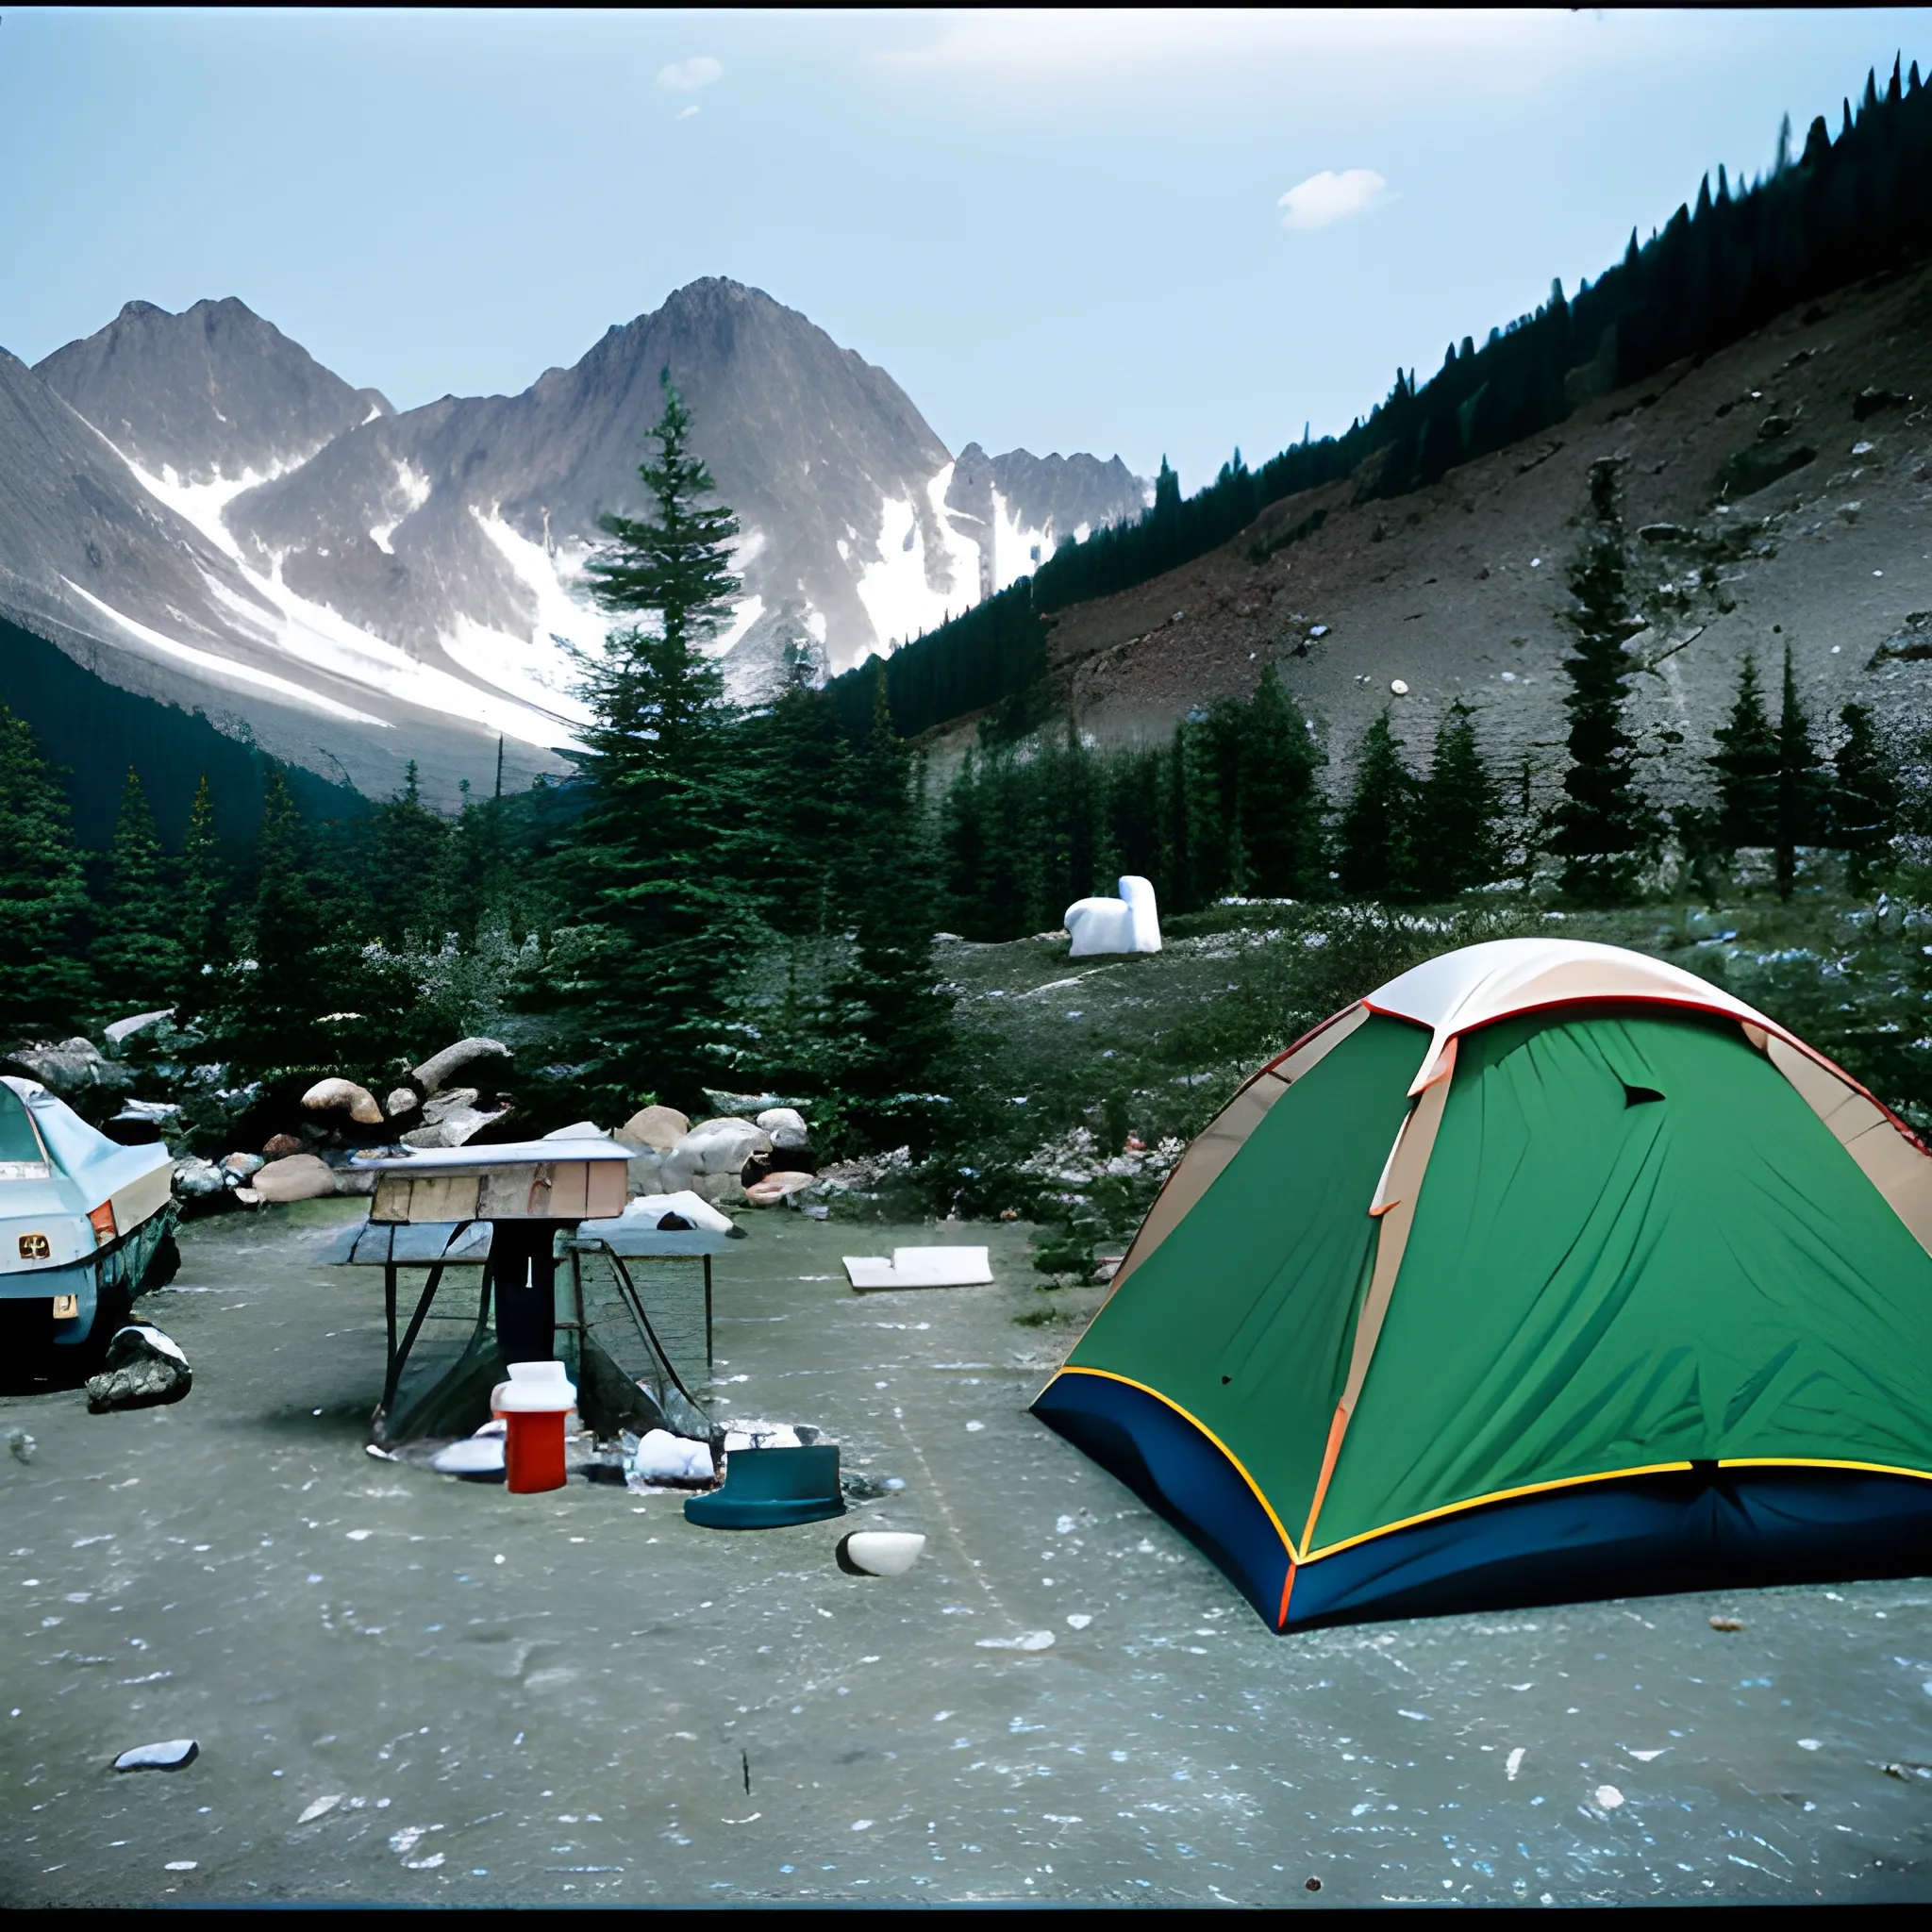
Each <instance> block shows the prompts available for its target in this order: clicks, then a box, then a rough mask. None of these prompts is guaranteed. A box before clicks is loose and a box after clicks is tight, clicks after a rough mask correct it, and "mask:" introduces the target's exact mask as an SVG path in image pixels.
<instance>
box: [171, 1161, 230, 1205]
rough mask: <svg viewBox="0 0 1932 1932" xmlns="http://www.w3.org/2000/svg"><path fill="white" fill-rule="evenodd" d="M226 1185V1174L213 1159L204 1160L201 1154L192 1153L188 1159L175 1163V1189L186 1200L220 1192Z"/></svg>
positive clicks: (194, 1199) (195, 1199)
mask: <svg viewBox="0 0 1932 1932" xmlns="http://www.w3.org/2000/svg"><path fill="white" fill-rule="evenodd" d="M226 1186H227V1179H226V1176H225V1174H223V1172H222V1170H221V1169H220V1168H219V1167H217V1166H216V1165H215V1164H214V1162H213V1161H212V1160H203V1159H202V1158H200V1156H199V1155H194V1154H191V1155H189V1156H188V1157H187V1158H186V1159H183V1160H177V1161H176V1162H175V1192H176V1193H177V1194H179V1195H180V1196H181V1198H182V1199H183V1200H184V1201H198V1200H201V1199H203V1198H204V1197H206V1196H207V1195H209V1194H219V1193H220V1192H221V1191H222V1190H223V1189H224V1188H225V1187H226Z"/></svg>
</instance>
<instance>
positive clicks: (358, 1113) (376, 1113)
mask: <svg viewBox="0 0 1932 1932" xmlns="http://www.w3.org/2000/svg"><path fill="white" fill-rule="evenodd" d="M302 1105H303V1106H304V1108H307V1109H308V1112H310V1113H339V1112H340V1111H341V1109H342V1108H348V1110H349V1118H350V1119H351V1120H352V1121H354V1122H355V1123H356V1124H357V1125H358V1126H363V1127H379V1126H381V1124H382V1109H381V1108H379V1107H378V1106H376V1104H375V1094H373V1093H372V1092H370V1091H369V1090H368V1088H366V1087H358V1086H357V1084H356V1083H355V1081H353V1080H341V1079H332V1080H318V1081H317V1082H316V1083H315V1085H314V1086H313V1087H311V1088H310V1089H309V1090H308V1092H307V1093H305V1094H304V1095H303V1096H302Z"/></svg>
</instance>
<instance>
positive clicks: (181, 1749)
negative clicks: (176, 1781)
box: [114, 1738, 201, 1771]
mask: <svg viewBox="0 0 1932 1932" xmlns="http://www.w3.org/2000/svg"><path fill="white" fill-rule="evenodd" d="M200 1756H201V1746H200V1745H199V1744H197V1743H196V1742H195V1741H194V1740H193V1739H192V1738H171V1739H169V1740H168V1741H167V1742H166V1743H165V1744H137V1745H136V1746H135V1747H134V1749H133V1750H132V1751H124V1752H122V1754H121V1755H120V1757H117V1758H115V1760H114V1769H115V1770H116V1771H180V1770H182V1769H183V1768H184V1767H185V1766H187V1765H190V1764H192V1763H193V1762H194V1760H195V1759H196V1758H197V1757H200Z"/></svg>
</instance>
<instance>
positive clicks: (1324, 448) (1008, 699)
mask: <svg viewBox="0 0 1932 1932" xmlns="http://www.w3.org/2000/svg"><path fill="white" fill-rule="evenodd" d="M1928 180H1932V88H1928V87H1927V86H1926V85H1924V83H1922V81H1921V78H1920V75H1919V68H1918V63H1917V62H1916V61H1914V62H1913V63H1912V65H1911V67H1910V69H1909V71H1908V72H1907V73H1906V74H1904V75H1901V74H1900V71H1899V66H1898V63H1897V62H1896V61H1894V62H1893V65H1892V71H1891V75H1890V80H1889V81H1887V82H1885V83H1882V84H1881V82H1880V81H1879V79H1878V75H1877V73H1876V71H1875V70H1874V72H1873V73H1872V74H1870V75H1868V76H1867V78H1866V83H1865V92H1864V96H1863V98H1862V100H1861V101H1860V102H1859V104H1858V106H1857V108H1854V107H1853V105H1852V103H1851V102H1850V101H1849V100H1847V101H1846V102H1844V104H1843V108H1842V119H1841V124H1840V128H1839V132H1838V134H1837V136H1836V137H1834V136H1833V134H1832V132H1831V129H1830V127H1829V125H1827V123H1826V121H1825V119H1824V116H1823V115H1820V116H1819V117H1818V118H1817V119H1816V120H1814V121H1813V122H1812V124H1811V125H1810V128H1809V130H1808V131H1807V134H1806V137H1805V142H1804V146H1803V148H1802V150H1801V151H1800V152H1799V153H1797V154H1796V155H1793V154H1792V153H1791V139H1790V126H1789V124H1788V125H1786V127H1785V128H1784V130H1783V131H1782V132H1781V134H1780V136H1779V142H1778V152H1777V157H1776V159H1775V160H1774V164H1773V165H1772V167H1771V169H1770V170H1769V171H1768V172H1767V173H1766V174H1765V175H1763V176H1761V177H1760V178H1759V179H1757V180H1756V181H1753V182H1751V183H1750V184H1748V185H1746V184H1744V183H1742V182H1739V183H1737V184H1735V186H1734V184H1732V183H1731V182H1730V181H1729V180H1728V179H1727V177H1726V175H1725V173H1724V169H1723V168H1722V167H1720V168H1719V169H1718V171H1717V181H1716V185H1715V187H1713V186H1712V183H1711V181H1710V179H1709V177H1708V176H1707V177H1706V178H1705V180H1704V181H1703V183H1702V184H1701V185H1700V186H1699V188H1698V191H1697V194H1696V197H1695V199H1694V201H1691V202H1686V203H1684V204H1682V205H1681V206H1679V208H1677V211H1676V212H1675V213H1674V215H1673V216H1672V217H1671V218H1670V220H1669V221H1668V222H1666V223H1665V224H1664V225H1663V227H1662V228H1661V229H1660V230H1659V231H1657V232H1656V233H1654V234H1653V235H1652V236H1651V237H1650V239H1649V240H1648V241H1647V242H1641V243H1640V242H1639V241H1638V238H1637V236H1636V234H1635V232H1634V231H1633V232H1632V234H1631V237H1630V242H1629V245H1628V247H1627V248H1626V249H1625V250H1624V258H1623V259H1622V260H1621V261H1619V262H1617V263H1615V264H1613V265H1612V266H1610V267H1609V268H1607V269H1606V270H1605V272H1604V273H1603V274H1602V275H1599V276H1598V277H1597V279H1596V280H1595V281H1594V282H1590V281H1585V282H1584V283H1583V284H1582V285H1581V286H1580V287H1579V288H1578V289H1577V291H1576V292H1575V293H1574V296H1567V297H1566V296H1565V294H1564V292H1563V289H1562V285H1561V283H1560V282H1558V283H1556V284H1553V285H1552V288H1551V291H1550V299H1549V300H1548V301H1547V302H1546V303H1544V304H1543V305H1542V306H1541V308H1538V309H1537V310H1536V311H1535V312H1534V313H1533V314H1529V315H1524V316H1519V317H1518V318H1517V319H1516V320H1515V321H1513V322H1511V323H1508V324H1507V325H1505V326H1502V327H1499V328H1492V329H1491V331H1490V333H1489V337H1488V339H1487V340H1486V341H1483V342H1482V343H1480V344H1478V343H1477V342H1476V341H1474V338H1472V337H1469V336H1465V337H1464V338H1463V339H1462V341H1461V342H1460V343H1459V344H1457V343H1456V342H1453V341H1452V342H1451V343H1450V344H1449V345H1448V350H1447V353H1446V354H1445V356H1444V358H1443V360H1442V366H1441V369H1440V370H1439V371H1437V373H1436V374H1435V375H1432V376H1430V377H1427V378H1426V379H1424V380H1423V381H1421V382H1420V383H1419V382H1418V381H1417V379H1416V374H1415V372H1414V371H1413V370H1400V369H1398V370H1397V371H1396V372H1395V380H1394V383H1393V384H1392V386H1391V389H1390V391H1389V393H1388V395H1387V396H1386V397H1385V398H1384V400H1383V401H1382V402H1381V403H1379V404H1377V405H1376V406H1375V408H1373V409H1371V410H1370V411H1369V413H1368V415H1367V416H1366V417H1362V418H1357V421H1356V422H1355V423H1353V424H1352V425H1350V426H1349V428H1348V429H1347V430H1346V431H1345V432H1344V433H1343V434H1342V435H1341V436H1324V437H1322V438H1320V439H1317V440H1314V441H1310V440H1309V439H1308V438H1307V435H1306V434H1305V435H1304V437H1303V440H1302V441H1300V442H1299V443H1296V444H1294V445H1293V446H1292V447H1291V448H1289V449H1285V450H1283V451H1282V452H1281V453H1280V454H1279V455H1277V456H1274V457H1272V458H1269V460H1268V461H1266V462H1265V463H1263V464H1262V465H1261V466H1260V468H1259V469H1258V470H1250V469H1249V468H1248V467H1247V466H1246V464H1245V463H1243V461H1242V460H1241V452H1240V451H1239V450H1236V451H1235V453H1234V455H1233V457H1232V458H1230V459H1229V460H1228V461H1227V462H1226V463H1224V465H1223V466H1222V469H1221V473H1220V475H1217V476H1216V477H1215V479H1214V481H1213V482H1212V483H1210V484H1208V486H1207V487H1206V488H1205V489H1202V490H1200V491H1196V492H1195V493H1194V494H1193V495H1192V496H1183V495H1182V493H1181V487H1180V480H1179V478H1178V477H1177V476H1176V475H1175V474H1174V471H1173V470H1171V469H1170V468H1169V467H1168V465H1167V463H1166V462H1165V460H1163V461H1162V463H1161V466H1160V474H1159V475H1158V478H1157V479H1156V482H1155V491H1154V501H1153V503H1152V504H1151V505H1150V506H1149V507H1148V508H1147V509H1146V510H1145V511H1144V512H1143V513H1142V515H1141V518H1140V520H1139V522H1137V523H1133V524H1124V525H1115V526H1113V527H1112V528H1110V529H1103V530H1097V531H1095V532H1094V533H1093V534H1092V535H1091V536H1090V537H1089V538H1088V539H1087V540H1086V541H1084V542H1067V543H1063V544H1061V545H1060V547H1059V548H1058V549H1057V550H1056V551H1055V552H1054V553H1053V555H1052V556H1051V557H1050V558H1047V559H1046V560H1045V561H1044V562H1043V563H1042V564H1041V566H1040V568H1039V569H1038V571H1036V572H1035V573H1034V575H1032V576H1031V577H1023V578H1021V579H1020V580H1019V581H1018V582H1017V583H1014V584H1012V585H1011V586H1009V587H1008V589H1006V590H1004V591H1001V592H999V594H998V595H996V596H994V597H991V598H989V599H988V600H986V601H985V602H984V603H982V604H979V605H976V606H974V608H972V609H971V610H969V611H967V612H966V613H965V614H964V615H963V616H960V617H956V618H954V619H952V620H951V622H950V623H948V624H946V625H942V626H941V628H939V629H938V630H935V631H933V632H931V633H930V634H929V635H926V636H924V637H921V638H918V639H915V640H914V641H911V642H910V643H908V644H906V645H904V646H902V647H901V648H900V649H899V650H898V651H897V652H895V653H894V654H893V656H892V658H891V665H890V667H889V669H888V672H887V688H888V693H889V698H890V702H891V711H892V721H893V724H895V725H896V726H897V728H898V729H899V730H900V731H901V732H902V733H904V734H905V735H906V736H908V737H916V736H918V735H919V734H920V733H921V732H924V731H925V730H928V729H930V728H931V727H932V726H933V725H935V724H945V723H947V722H949V721H950V720H952V719H954V718H958V717H961V716H964V715H966V714H968V713H970V712H974V711H980V710H987V709H991V708H996V707H997V708H1001V710H1002V717H1003V723H1004V724H1006V725H1007V727H1008V728H1009V729H1011V728H1014V727H1020V728H1024V726H1025V725H1028V724H1033V723H1036V722H1037V719H1036V718H1035V717H1033V716H1031V715H1030V714H1029V706H1028V699H1029V693H1031V692H1032V691H1033V687H1034V686H1035V685H1036V684H1037V683H1038V681H1039V680H1040V678H1041V675H1042V674H1043V672H1044V671H1045V669H1046V663H1047V652H1046V633H1047V624H1048V620H1049V619H1050V618H1051V616H1052V614H1053V613H1054V612H1056V611H1059V610H1064V609H1065V608H1068V607H1069V606H1071V605H1074V604H1078V603H1082V602H1085V601H1086V600H1087V599H1089V598H1092V597H1104V596H1108V595H1111V594H1112V593H1114V592H1115V591H1124V590H1129V589H1131V588H1132V587H1133V586H1135V585H1136V584H1143V583H1147V582H1149V581H1151V580H1152V579H1153V578H1155V577H1158V576H1159V575H1162V574H1163V573H1165V572H1167V571H1170V570H1173V569H1174V568H1175V567H1176V566H1177V565H1180V564H1183V563H1187V562H1190V561H1191V560H1192V559H1193V558H1197V557H1204V556H1206V555H1207V554H1208V552H1209V551H1210V550H1215V549H1218V548H1219V547H1220V546H1221V545H1222V544H1224V543H1225V542H1228V541H1230V540H1231V539H1233V538H1234V537H1236V536H1238V535H1239V534H1240V533H1241V531H1243V530H1245V529H1246V528H1247V527H1248V525H1250V524H1252V523H1253V522H1254V521H1255V519H1256V517H1257V515H1258V514H1259V513H1260V512H1261V511H1262V510H1263V509H1264V508H1267V507H1268V506H1269V505H1270V504H1273V503H1278V502H1280V501H1281V500H1283V499H1284V498H1286V497H1291V496H1294V495H1297V494H1299V493H1300V492H1302V491H1308V490H1314V489H1318V488H1320V487H1322V486H1323V485H1324V484H1332V483H1339V482H1341V481H1344V480H1346V479H1349V478H1353V479H1355V485H1356V491H1357V499H1358V500H1360V499H1370V498H1377V497H1396V496H1401V495H1404V494H1405V493H1407V492H1408V491H1414V490H1418V489H1421V488H1423V487H1424V485H1427V484H1430V483H1434V482H1436V481H1437V480H1438V479H1439V478H1440V477H1441V475H1443V474H1444V473H1445V472H1446V471H1448V470H1449V469H1451V468H1453V467H1454V466H1455V465H1457V463H1462V462H1467V461H1468V460H1470V459H1471V458H1474V457H1480V456H1486V455H1488V454H1489V453H1490V452H1491V451H1493V450H1498V449H1504V448H1507V446H1508V445H1510V444H1511V443H1515V442H1519V441H1522V440H1523V439H1524V438H1525V437H1528V436H1533V435H1535V434H1537V433H1539V432H1540V431H1542V430H1545V429H1548V428H1550V427H1552V426H1553V425H1556V424H1558V423H1560V422H1562V421H1563V419H1564V418H1565V417H1566V416H1568V415H1569V414H1570V413H1571V412H1572V410H1574V408H1577V407H1579V406H1580V405H1581V404H1582V403H1584V402H1586V401H1588V400H1589V399H1590V398H1591V397H1592V396H1596V395H1600V394H1603V393H1605V392H1606V391H1609V390H1612V389H1617V388H1620V387H1622V386H1623V385H1624V384H1627V383H1635V382H1641V381H1643V380H1645V379H1646V378H1648V377H1650V376H1653V375H1657V374H1658V373H1659V372H1660V371H1662V370H1664V369H1667V368H1668V367H1670V365H1671V364H1673V363H1674V362H1676V361H1678V360H1680V359H1682V358H1685V357H1693V358H1699V359H1702V358H1705V357H1707V356H1709V355H1711V354H1712V353H1713V352H1714V351H1716V350H1718V349H1721V348H1724V346H1726V345H1727V344H1728V343H1731V342H1735V341H1739V340H1740V338H1742V337H1743V336H1746V335H1748V334H1749V333H1750V332H1751V331H1752V330H1753V329H1755V328H1757V327H1759V326H1761V325H1763V324H1764V323H1766V322H1768V321H1769V320H1770V319H1771V318H1772V317H1773V316H1774V315H1777V314H1779V313H1781V312H1782V311H1783V310H1785V309H1787V308H1791V307H1792V306H1793V305H1794V304H1797V303H1800V302H1806V301H1810V300H1813V299H1815V298H1816V297H1818V296H1820V295H1824V294H1826V293H1828V292H1829V291H1832V290H1835V289H1840V288H1843V287H1844V286H1845V285H1846V284H1848V283H1851V282H1855V281H1857V280H1859V279H1861V278H1863V277H1866V276H1870V275H1882V274H1885V273H1887V272H1890V271H1892V270H1895V269H1898V268H1900V267H1903V266H1905V265H1907V264H1908V263H1911V262H1914V261H1919V260H1922V259H1924V257H1925V256H1926V255H1927V254H1928V253H1932V195H1928V194H1927V193H1926V192H1925V185H1924V184H1925V183H1926V182H1927V181H1928ZM1319 521H1320V512H1319V510H1318V511H1315V512H1312V513H1311V515H1310V517H1309V518H1307V519H1305V520H1304V522H1303V523H1302V524H1300V525H1295V526H1293V527H1292V528H1291V529H1289V530H1287V531H1285V532H1283V533H1281V534H1280V536H1278V537H1277V538H1276V539H1275V540H1274V547H1277V548H1278V547H1279V546H1280V545H1281V544H1282V543H1285V542H1291V541H1294V540H1295V538H1296V537H1297V536H1300V535H1304V534H1307V532H1308V531H1309V530H1312V529H1313V528H1314V527H1316V526H1317V525H1318V524H1319ZM868 675H870V674H869V673H865V672H863V671H861V672H848V673H846V674H845V675H844V676H843V677H842V678H840V679H838V680H836V681H835V683H834V685H833V690H834V692H835V695H836V697H837V700H838V702H839V703H840V705H841V712H843V713H844V714H845V715H847V716H848V717H849V716H853V715H856V713H857V712H858V711H861V710H863V709H864V708H865V707H866V698H865V695H864V693H863V692H862V691H860V689H859V685H860V683H861V682H862V681H863V679H864V678H865V677H866V676H868ZM1032 703H1033V706H1034V708H1037V706H1038V703H1039V699H1038V697H1037V695H1035V696H1034V697H1033V699H1032Z"/></svg>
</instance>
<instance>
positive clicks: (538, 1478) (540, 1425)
mask: <svg viewBox="0 0 1932 1932" xmlns="http://www.w3.org/2000/svg"><path fill="white" fill-rule="evenodd" d="M503 1420H504V1424H505V1434H504V1441H503V1469H504V1487H505V1488H506V1489H508V1490H511V1491H514V1492H515V1493H516V1494H518V1495H520V1496H526V1495H530V1494H532V1493H534V1492H535V1491H539V1490H560V1489H562V1487H563V1412H562V1410H560V1409H552V1410H550V1411H549V1412H548V1413H544V1412H542V1411H541V1410H532V1411H526V1412H525V1413H522V1414H519V1413H517V1412H516V1411H515V1410H512V1411H510V1413H508V1415H506V1416H505V1417H504V1419H503Z"/></svg>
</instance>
